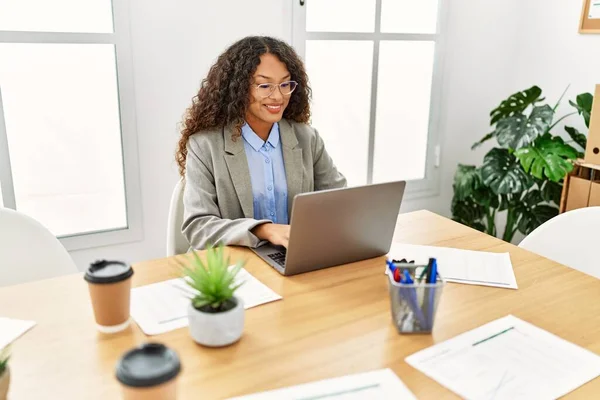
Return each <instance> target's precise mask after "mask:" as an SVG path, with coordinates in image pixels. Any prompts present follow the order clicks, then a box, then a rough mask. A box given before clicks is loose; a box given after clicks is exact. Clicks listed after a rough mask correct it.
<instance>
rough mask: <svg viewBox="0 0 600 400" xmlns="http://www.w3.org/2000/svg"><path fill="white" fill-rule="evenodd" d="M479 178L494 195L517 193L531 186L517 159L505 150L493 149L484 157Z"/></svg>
mask: <svg viewBox="0 0 600 400" xmlns="http://www.w3.org/2000/svg"><path fill="white" fill-rule="evenodd" d="M481 177H482V178H483V183H484V185H486V186H489V187H490V188H491V189H492V190H493V191H494V193H495V194H508V193H519V192H522V191H524V190H525V189H527V188H529V187H530V186H531V184H532V182H531V180H530V179H529V177H528V176H527V174H526V173H525V171H523V169H522V168H521V165H519V163H518V161H517V159H516V158H515V157H514V156H513V155H512V154H510V153H509V152H508V150H506V149H498V148H494V149H492V150H490V151H489V152H488V153H487V154H486V155H485V157H484V159H483V166H482V169H481Z"/></svg>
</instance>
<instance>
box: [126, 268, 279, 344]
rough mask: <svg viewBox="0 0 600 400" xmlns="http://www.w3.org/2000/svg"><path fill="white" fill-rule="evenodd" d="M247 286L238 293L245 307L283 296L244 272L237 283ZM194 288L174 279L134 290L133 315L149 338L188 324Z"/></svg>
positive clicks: (238, 275)
mask: <svg viewBox="0 0 600 400" xmlns="http://www.w3.org/2000/svg"><path fill="white" fill-rule="evenodd" d="M241 282H244V284H243V285H242V286H241V287H240V288H239V289H238V290H237V291H236V292H235V295H236V296H237V297H239V298H241V299H242V301H243V302H244V308H246V309H248V308H251V307H256V306H258V305H261V304H264V303H268V302H271V301H275V300H280V299H281V296H279V295H278V294H277V293H275V292H274V291H272V290H271V289H269V288H268V287H267V286H265V285H264V284H263V283H262V282H260V281H259V280H258V279H256V278H255V277H253V276H252V275H250V274H249V273H248V272H247V271H246V270H245V269H243V268H242V269H241V270H240V272H239V273H238V274H237V276H236V281H235V284H238V283H241ZM193 295H194V293H193V291H192V289H191V288H190V287H189V286H188V285H187V284H186V283H185V282H184V281H183V280H182V279H171V280H168V281H164V282H159V283H154V284H152V285H147V286H141V287H138V288H135V289H132V290H131V316H132V317H133V319H134V320H135V322H137V324H138V325H139V327H140V329H141V330H142V331H143V332H144V333H145V334H147V335H158V334H160V333H164V332H168V331H171V330H173V329H178V328H183V327H184V326H187V325H188V317H187V309H188V306H189V304H190V300H189V298H190V297H191V296H193Z"/></svg>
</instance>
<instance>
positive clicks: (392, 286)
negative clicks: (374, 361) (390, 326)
mask: <svg viewBox="0 0 600 400" xmlns="http://www.w3.org/2000/svg"><path fill="white" fill-rule="evenodd" d="M386 275H387V276H388V287H389V292H390V301H391V309H392V320H393V321H394V325H396V329H398V333H430V332H431V331H432V330H433V321H434V319H435V313H436V311H437V307H438V304H439V302H440V298H441V297H442V289H443V288H444V284H445V282H444V281H443V279H442V277H441V276H440V275H439V274H438V278H437V282H436V283H414V284H410V285H406V284H400V283H398V282H396V281H394V277H393V276H392V274H391V273H390V272H389V270H388V271H387V272H386Z"/></svg>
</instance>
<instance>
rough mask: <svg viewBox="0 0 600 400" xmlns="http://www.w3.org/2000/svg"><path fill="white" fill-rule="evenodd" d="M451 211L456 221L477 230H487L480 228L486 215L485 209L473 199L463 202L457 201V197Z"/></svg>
mask: <svg viewBox="0 0 600 400" xmlns="http://www.w3.org/2000/svg"><path fill="white" fill-rule="evenodd" d="M451 211H452V217H453V219H454V220H455V221H457V222H460V223H461V224H464V225H467V226H470V227H472V228H475V229H477V230H481V231H483V230H485V227H483V229H479V226H480V225H481V221H480V220H481V219H482V218H483V217H484V215H485V210H484V207H483V206H481V205H480V204H477V203H475V201H473V199H472V198H471V197H468V198H466V199H463V200H457V199H456V196H455V197H454V199H452V209H451Z"/></svg>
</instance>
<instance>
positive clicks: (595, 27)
mask: <svg viewBox="0 0 600 400" xmlns="http://www.w3.org/2000/svg"><path fill="white" fill-rule="evenodd" d="M579 33H600V0H583V10H582V11H581V21H580V22H579Z"/></svg>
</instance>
